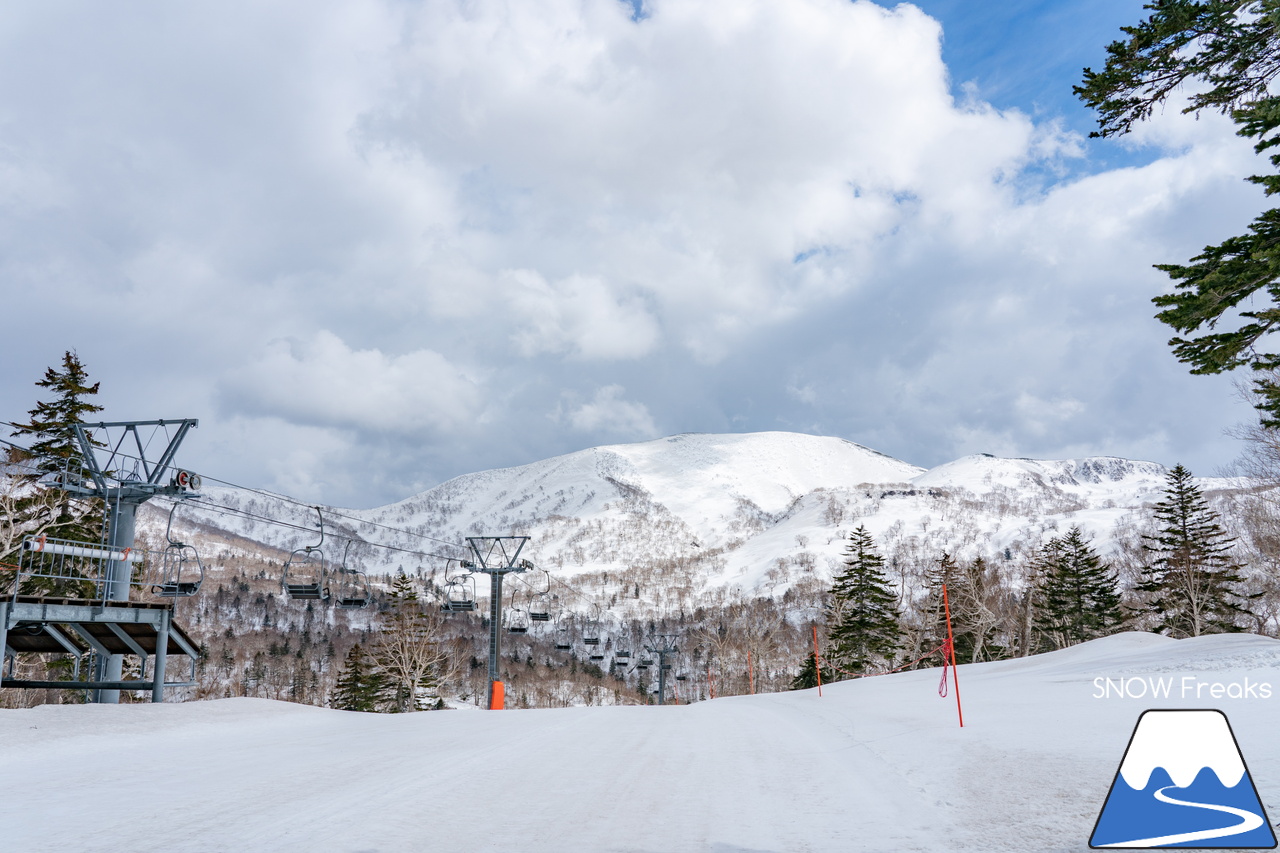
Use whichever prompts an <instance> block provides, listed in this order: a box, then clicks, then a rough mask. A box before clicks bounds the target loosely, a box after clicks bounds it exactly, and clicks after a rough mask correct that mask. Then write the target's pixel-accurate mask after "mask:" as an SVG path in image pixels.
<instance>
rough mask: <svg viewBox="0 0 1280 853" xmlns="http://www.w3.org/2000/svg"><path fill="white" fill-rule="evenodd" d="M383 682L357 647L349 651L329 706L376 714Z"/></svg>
mask: <svg viewBox="0 0 1280 853" xmlns="http://www.w3.org/2000/svg"><path fill="white" fill-rule="evenodd" d="M385 689H386V679H384V678H383V677H382V675H381V674H380V673H379V672H378V671H377V670H376V669H375V668H374V666H373V662H372V661H371V660H370V659H369V656H368V655H367V654H366V653H365V650H364V647H363V646H361V645H360V644H359V643H357V644H356V645H354V646H352V647H351V651H350V652H348V653H347V659H346V661H345V662H344V664H343V667H342V674H341V675H339V676H338V683H337V685H335V688H334V691H333V698H332V699H331V700H330V702H329V704H330V706H331V707H333V708H337V709H339V710H342V711H378V710H381V709H382V706H383V694H384V692H385Z"/></svg>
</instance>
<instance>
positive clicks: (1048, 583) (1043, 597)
mask: <svg viewBox="0 0 1280 853" xmlns="http://www.w3.org/2000/svg"><path fill="white" fill-rule="evenodd" d="M1037 563H1038V566H1037V569H1038V571H1037V573H1036V579H1037V584H1036V588H1035V591H1034V595H1035V597H1036V607H1035V628H1036V631H1037V632H1038V633H1039V634H1040V635H1041V636H1042V637H1044V638H1046V639H1047V640H1048V641H1049V643H1050V646H1051V647H1052V648H1057V649H1061V648H1065V647H1067V646H1071V645H1074V644H1076V643H1082V642H1084V641H1086V640H1093V639H1097V638H1098V637H1103V636H1106V635H1107V634H1110V633H1111V632H1112V631H1113V629H1114V628H1115V627H1116V626H1117V625H1119V624H1120V622H1121V618H1122V617H1121V612H1120V592H1119V589H1118V586H1119V579H1118V578H1117V577H1116V573H1115V572H1114V571H1113V570H1112V569H1111V566H1110V565H1109V564H1106V563H1103V562H1102V560H1101V559H1100V558H1099V557H1098V555H1097V553H1096V552H1095V551H1094V550H1093V548H1091V547H1090V546H1089V543H1088V542H1085V541H1084V534H1083V533H1082V532H1081V530H1080V528H1079V527H1078V526H1077V527H1072V528H1071V530H1069V531H1068V532H1067V535H1066V536H1063V537H1059V538H1055V539H1050V540H1049V541H1048V542H1046V543H1045V545H1044V547H1043V548H1041V549H1040V553H1039V554H1038V555H1037Z"/></svg>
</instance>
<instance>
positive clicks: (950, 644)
mask: <svg viewBox="0 0 1280 853" xmlns="http://www.w3.org/2000/svg"><path fill="white" fill-rule="evenodd" d="M942 607H943V608H944V609H945V610H946V612H947V651H949V652H950V653H951V678H952V680H953V682H954V684H955V686H956V716H958V717H959V718H960V728H962V729H963V728H964V711H963V710H961V709H960V668H959V667H958V666H956V644H955V640H954V639H953V638H952V636H951V602H950V601H949V600H948V599H947V585H946V584H945V583H944V584H943V585H942Z"/></svg>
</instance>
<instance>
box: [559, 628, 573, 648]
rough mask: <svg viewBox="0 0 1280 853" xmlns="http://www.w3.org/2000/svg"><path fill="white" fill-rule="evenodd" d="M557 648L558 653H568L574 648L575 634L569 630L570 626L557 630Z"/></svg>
mask: <svg viewBox="0 0 1280 853" xmlns="http://www.w3.org/2000/svg"><path fill="white" fill-rule="evenodd" d="M555 646H556V650H557V651H561V652H567V651H569V650H570V649H572V648H573V632H572V631H570V630H569V626H568V625H561V626H560V627H559V628H557V629H556V640H555Z"/></svg>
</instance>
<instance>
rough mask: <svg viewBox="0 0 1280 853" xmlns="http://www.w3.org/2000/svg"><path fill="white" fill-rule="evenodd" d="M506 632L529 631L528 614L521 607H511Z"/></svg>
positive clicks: (520, 632)
mask: <svg viewBox="0 0 1280 853" xmlns="http://www.w3.org/2000/svg"><path fill="white" fill-rule="evenodd" d="M507 632H508V633H510V634H527V633H529V614H528V613H527V612H526V611H525V610H523V609H521V608H518V607H513V608H511V617H510V618H509V619H508V620H507Z"/></svg>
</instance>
